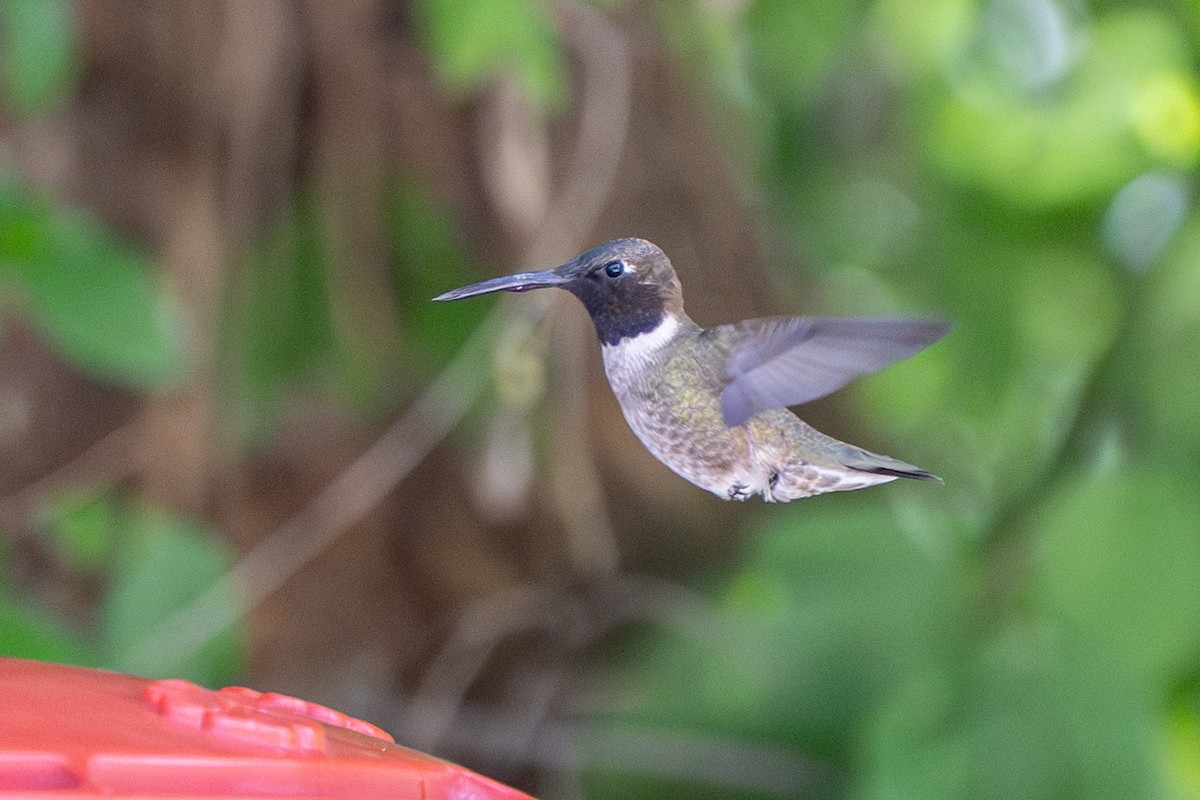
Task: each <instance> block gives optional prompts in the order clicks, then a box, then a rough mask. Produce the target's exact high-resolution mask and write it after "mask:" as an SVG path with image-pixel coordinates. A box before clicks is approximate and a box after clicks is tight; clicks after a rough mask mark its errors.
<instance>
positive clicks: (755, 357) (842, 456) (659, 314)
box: [433, 239, 948, 502]
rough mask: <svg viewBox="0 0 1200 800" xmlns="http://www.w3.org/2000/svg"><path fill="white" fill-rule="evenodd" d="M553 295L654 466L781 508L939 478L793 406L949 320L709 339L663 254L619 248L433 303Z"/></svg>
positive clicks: (754, 329) (813, 325) (908, 349)
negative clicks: (587, 341) (596, 353)
mask: <svg viewBox="0 0 1200 800" xmlns="http://www.w3.org/2000/svg"><path fill="white" fill-rule="evenodd" d="M550 286H556V287H558V288H560V289H566V290H567V291H568V292H570V293H571V294H573V295H575V296H576V297H578V298H579V300H580V301H582V303H583V305H584V306H585V307H586V308H587V310H588V313H589V314H591V316H592V322H593V323H594V324H595V326H596V335H597V336H598V337H599V338H600V344H601V352H602V354H603V358H604V371H605V373H606V374H607V375H608V382H609V384H610V385H611V386H612V389H613V392H614V393H615V394H616V396H617V401H618V402H619V403H620V404H621V410H622V411H623V412H624V414H625V420H626V421H627V422H628V423H629V427H630V428H632V429H633V432H634V433H635V434H637V437H638V438H639V439H640V440H641V441H642V444H644V445H645V446H646V449H647V450H649V451H650V452H651V453H652V454H653V455H654V457H655V458H657V459H658V460H659V461H661V462H663V463H664V464H666V465H667V466H668V467H670V468H671V469H672V470H673V471H674V472H676V473H677V474H678V475H680V476H681V477H683V478H685V479H686V480H689V481H691V482H692V483H694V484H696V485H697V486H699V487H700V488H702V489H707V490H708V491H710V492H712V493H713V494H716V495H718V496H720V497H722V498H725V499H730V500H745V499H747V498H749V497H751V496H753V495H756V494H761V495H762V496H763V498H765V499H766V500H768V501H778V502H787V501H789V500H795V499H797V498H800V497H810V496H812V495H815V494H820V493H822V492H833V491H844V490H848V489H861V488H863V487H865V486H871V485H874V484H877V483H885V482H887V481H892V480H895V479H896V478H918V479H921V480H936V481H939V482H941V479H940V478H938V477H936V476H935V475H931V474H930V473H928V472H926V471H925V470H923V469H921V468H920V467H915V466H913V465H912V464H906V463H905V462H903V461H898V460H896V459H894V458H890V457H888V456H883V455H878V454H876V453H871V452H868V451H867V450H863V449H862V448H860V447H855V446H854V445H851V444H846V443H845V442H840V441H838V440H837V439H834V438H832V437H830V436H826V435H825V434H823V433H821V432H819V431H817V430H816V429H814V428H813V427H811V426H810V425H808V424H807V423H805V422H804V421H803V420H801V419H800V418H799V417H797V416H796V415H795V414H793V413H791V412H790V411H788V410H787V408H788V406H794V405H799V404H801V403H807V402H808V401H810V400H815V399H817V398H818V397H823V396H824V395H827V394H829V393H830V392H832V391H834V390H836V389H840V388H841V387H842V386H845V385H846V384H847V383H849V382H850V380H851V379H853V378H855V377H857V376H859V375H865V374H867V373H870V372H874V371H876V370H878V369H882V368H883V367H885V366H887V365H888V364H891V363H892V362H894V361H898V360H900V359H902V358H907V357H908V356H911V355H912V354H914V353H916V352H917V351H919V350H921V349H923V348H924V347H926V346H927V345H929V344H932V343H933V342H935V341H937V340H938V339H940V338H941V337H942V336H944V335H945V333H946V331H947V330H948V326H947V325H946V324H945V323H944V322H940V321H937V320H928V319H903V318H894V319H893V318H874V319H870V318H864V319H850V318H820V317H768V318H764V319H750V320H744V321H742V322H735V323H733V324H729V325H718V326H716V327H715V328H702V327H700V326H699V325H697V324H696V323H695V322H693V321H692V320H691V319H690V318H689V317H688V315H687V314H686V313H685V312H684V310H683V289H682V287H681V286H680V283H679V278H678V277H676V275H675V270H674V268H673V267H672V266H671V261H670V259H668V258H667V255H666V253H664V252H663V251H662V250H661V249H659V248H658V247H657V246H656V245H654V244H651V243H650V242H647V241H645V240H644V239H615V240H613V241H611V242H606V243H604V244H602V245H599V246H597V247H593V248H592V249H591V250H588V251H587V252H586V253H582V254H581V255H578V256H576V257H575V258H573V259H571V260H570V261H568V262H566V263H565V264H562V265H561V266H558V267H555V268H554V269H551V270H545V271H543V272H522V273H519V274H516V275H508V276H506V277H502V278H493V279H492V280H487V281H482V282H480V283H473V284H471V285H470V286H464V287H462V288H459V289H454V290H452V291H449V292H446V293H444V294H440V295H438V296H437V297H435V298H433V299H434V300H458V299H460V298H463V297H472V296H474V295H479V294H486V293H488V292H496V291H506V292H524V291H527V290H529V289H541V288H545V287H550Z"/></svg>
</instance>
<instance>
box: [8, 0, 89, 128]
mask: <svg viewBox="0 0 1200 800" xmlns="http://www.w3.org/2000/svg"><path fill="white" fill-rule="evenodd" d="M76 58H77V57H76V53H75V35H74V31H73V30H72V22H71V6H70V3H69V2H68V0H5V2H3V3H0V91H2V94H3V104H4V105H5V106H6V107H7V108H9V109H11V110H12V111H14V112H16V113H17V114H22V115H28V114H34V113H37V112H39V111H43V110H45V108H46V107H47V106H49V105H52V104H54V103H55V102H57V101H59V100H62V99H64V98H65V97H66V96H67V94H68V92H69V91H70V88H71V85H72V84H73V82H74V78H75V70H76Z"/></svg>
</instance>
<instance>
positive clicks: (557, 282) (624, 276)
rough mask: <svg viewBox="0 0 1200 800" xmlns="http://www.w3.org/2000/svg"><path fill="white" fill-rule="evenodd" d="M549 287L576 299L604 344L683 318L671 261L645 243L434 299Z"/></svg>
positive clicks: (620, 245) (619, 244)
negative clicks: (670, 318)
mask: <svg viewBox="0 0 1200 800" xmlns="http://www.w3.org/2000/svg"><path fill="white" fill-rule="evenodd" d="M549 286H556V287H558V288H560V289H566V290H567V291H568V292H570V293H571V294H573V295H575V296H576V297H578V298H579V300H580V301H581V302H582V303H583V305H584V307H585V308H587V310H588V313H589V314H591V315H592V322H593V323H594V324H595V326H596V335H597V336H599V337H600V341H601V342H603V343H604V344H617V343H618V342H619V341H621V340H622V339H624V338H626V337H630V336H638V335H640V334H642V333H646V332H648V331H652V330H654V329H655V328H657V327H658V326H659V324H660V323H661V322H662V321H663V319H664V318H666V317H667V316H674V317H677V318H678V317H681V316H682V315H683V289H682V288H681V287H680V285H679V278H677V277H676V276H675V270H674V268H673V267H672V266H671V260H670V259H669V258H667V254H666V253H664V252H663V251H662V250H661V249H660V248H659V247H658V246H656V245H654V244H651V243H650V242H648V241H646V240H645V239H613V240H612V241H611V242H605V243H604V244H602V245H597V246H596V247H593V248H592V249H591V250H588V251H587V252H584V253H581V254H579V255H577V256H575V258H572V259H571V260H570V261H568V262H566V263H565V264H561V265H559V266H557V267H555V268H554V269H550V270H545V271H543V272H522V273H518V274H516V275H507V276H505V277H503V278H493V279H492V280H488V281H482V282H480V283H473V284H471V285H470V286H464V287H462V288H461V289H454V290H452V291H449V292H446V293H445V294H440V295H438V296H437V297H435V298H433V299H434V300H458V299H460V298H463V297H472V296H474V295H477V294H486V293H488V292H498V291H505V292H524V291H527V290H529V289H542V288H545V287H549Z"/></svg>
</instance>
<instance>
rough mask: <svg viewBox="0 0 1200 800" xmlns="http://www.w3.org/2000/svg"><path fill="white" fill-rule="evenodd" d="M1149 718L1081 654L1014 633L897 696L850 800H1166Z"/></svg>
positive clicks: (1102, 665)
mask: <svg viewBox="0 0 1200 800" xmlns="http://www.w3.org/2000/svg"><path fill="white" fill-rule="evenodd" d="M1151 709H1152V707H1151V705H1150V703H1149V702H1147V697H1146V695H1145V694H1144V693H1143V692H1142V690H1141V687H1140V686H1138V685H1137V684H1136V683H1133V682H1131V681H1130V680H1129V679H1128V676H1127V675H1126V674H1125V673H1124V672H1123V671H1122V670H1121V669H1120V668H1119V667H1118V666H1117V665H1115V664H1113V663H1112V662H1111V661H1106V660H1104V659H1103V658H1099V659H1098V658H1096V654H1095V653H1094V651H1092V650H1091V649H1090V648H1089V647H1088V646H1087V645H1086V644H1084V643H1081V642H1079V641H1078V640H1074V639H1072V638H1070V637H1069V636H1057V635H1055V633H1054V631H1052V630H1049V629H1047V628H1045V627H1043V626H1041V625H1038V624H1036V623H1035V624H1015V625H1012V626H1011V627H1008V628H1005V629H1003V630H1001V631H1000V632H999V633H998V634H997V635H995V636H993V637H991V638H989V639H988V640H986V641H985V642H983V643H982V645H981V646H979V647H978V648H975V649H974V650H972V651H964V652H960V653H958V654H957V658H956V666H955V668H953V669H949V670H947V669H942V670H937V671H928V672H915V673H913V674H912V676H911V681H910V683H909V684H908V685H907V686H905V687H904V689H903V690H902V691H899V692H896V693H895V694H893V695H892V696H891V698H890V699H889V702H888V703H887V704H886V705H885V706H884V707H883V709H882V711H881V713H880V714H879V716H878V717H877V718H876V721H875V724H874V725H873V726H872V727H871V729H870V731H869V735H868V737H867V741H866V746H865V747H864V748H863V752H864V753H865V754H866V763H865V764H864V769H863V770H862V771H861V773H860V774H861V778H860V781H861V785H860V787H859V790H858V791H857V792H855V793H854V795H853V796H856V797H860V798H864V800H867V799H869V800H888V799H890V798H896V797H921V798H928V799H929V800H958V798H963V797H970V798H978V799H979V800H991V798H994V799H995V800H1006V799H1007V798H1014V797H1031V798H1032V797H1062V798H1074V797H1077V798H1092V797H1129V798H1134V797H1159V796H1162V795H1161V794H1160V792H1159V789H1160V787H1159V786H1158V782H1159V779H1158V776H1157V775H1156V774H1155V764H1154V760H1153V756H1154V744H1155V743H1154V740H1153V738H1152V737H1153V733H1154V730H1153V724H1152V710H1151Z"/></svg>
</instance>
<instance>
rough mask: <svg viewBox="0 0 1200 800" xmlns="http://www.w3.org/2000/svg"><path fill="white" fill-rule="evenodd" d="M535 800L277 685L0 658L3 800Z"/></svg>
mask: <svg viewBox="0 0 1200 800" xmlns="http://www.w3.org/2000/svg"><path fill="white" fill-rule="evenodd" d="M16 797H21V798H35V797H36V798H50V797H54V798H59V797H63V798H70V797H105V798H130V797H138V798H173V799H174V800H178V799H179V798H192V799H193V800H206V799H207V798H213V799H214V800H215V799H216V798H222V799H225V798H231V797H236V798H256V797H269V798H305V799H306V800H312V799H313V798H322V797H336V798H348V799H350V800H375V798H380V799H381V800H382V798H388V800H408V798H412V800H521V799H522V798H524V800H531V799H530V798H529V796H528V795H526V794H523V793H521V792H518V791H517V790H515V789H510V788H508V787H507V786H503V785H501V784H499V783H496V782H495V781H492V780H489V779H487V778H484V777H482V776H480V775H477V774H475V773H474V772H470V771H469V770H466V769H463V768H462V767H457V766H455V765H453V764H450V763H448V762H445V761H441V760H439V759H436V758H434V757H432V756H428V755H425V754H424V753H418V752H416V751H415V750H409V749H408V748H405V747H401V746H399V745H397V744H396V743H395V741H394V740H393V739H392V737H391V736H389V735H388V734H387V733H385V732H384V731H382V730H380V729H379V728H376V727H375V726H374V725H371V724H369V723H366V722H363V721H361V720H357V719H354V718H352V717H348V716H346V715H345V714H341V713H338V712H337V711H334V710H332V709H329V708H326V707H324V706H319V705H317V704H315V703H307V702H305V701H303V700H297V699H296V698H294V697H288V696H286V695H281V694H262V693H260V692H256V691H254V690H252V689H244V688H241V687H233V686H231V687H227V688H225V689H221V690H219V691H215V692H214V691H210V690H208V689H202V688H200V687H199V686H197V685H195V684H193V683H188V682H187V681H182V680H163V681H152V680H145V679H143V678H134V677H131V676H129V675H118V674H116V673H112V672H102V671H100V670H94V669H84V668H82V667H67V666H62V665H59V664H46V663H42V662H38V661H25V660H22V659H15V658H0V798H3V800H8V799H9V798H16Z"/></svg>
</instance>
